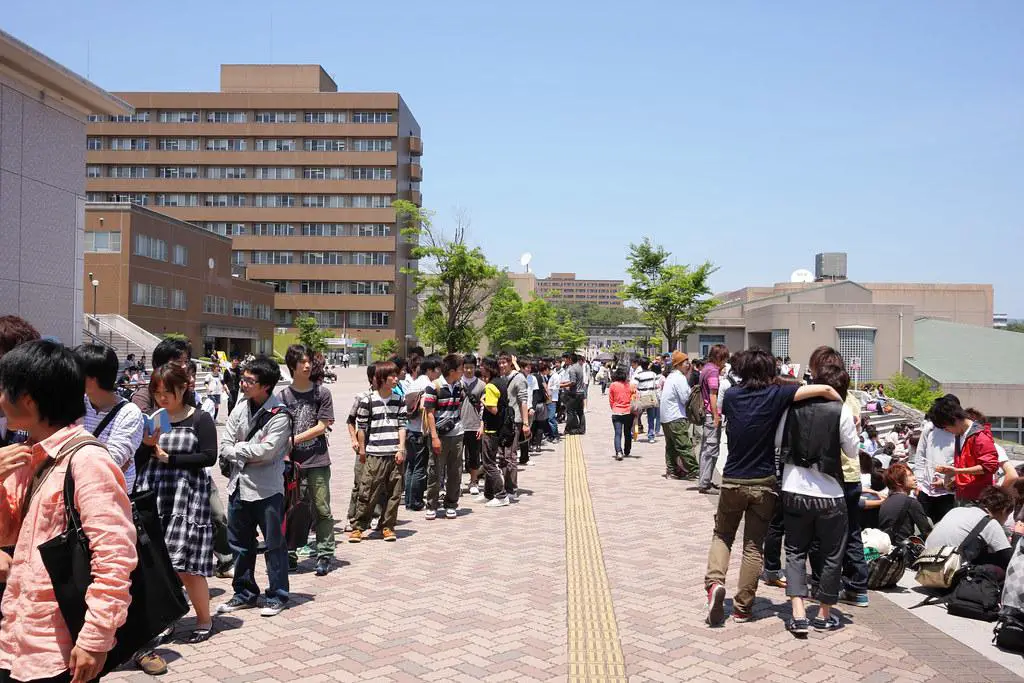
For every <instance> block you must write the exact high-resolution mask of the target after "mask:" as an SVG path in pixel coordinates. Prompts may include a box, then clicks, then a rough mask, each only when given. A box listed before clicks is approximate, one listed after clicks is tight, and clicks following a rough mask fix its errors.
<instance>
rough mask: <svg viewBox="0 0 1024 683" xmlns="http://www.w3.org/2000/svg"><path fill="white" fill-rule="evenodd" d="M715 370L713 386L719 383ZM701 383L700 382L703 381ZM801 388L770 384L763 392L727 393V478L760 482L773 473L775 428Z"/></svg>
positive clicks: (735, 389) (737, 390)
mask: <svg viewBox="0 0 1024 683" xmlns="http://www.w3.org/2000/svg"><path fill="white" fill-rule="evenodd" d="M717 373H718V368H715V378H716V379H715V386H716V387H717V385H718V381H717V376H718V374H717ZM702 384H703V382H702ZM799 388H800V387H799V386H797V385H795V384H785V385H777V384H773V385H770V386H767V387H764V388H763V389H748V388H747V387H744V386H742V385H740V386H738V387H732V388H731V389H729V391H728V392H727V396H726V402H725V405H724V407H725V419H726V434H727V436H728V438H729V458H728V459H727V460H726V461H725V470H724V471H723V472H722V476H723V477H724V478H726V479H763V478H765V477H771V476H774V474H775V429H776V427H777V426H778V424H779V419H780V418H781V417H782V414H783V413H784V412H785V411H786V408H788V407H789V406H790V405H791V404H792V403H793V397H794V396H795V395H796V392H797V390H798V389H799Z"/></svg>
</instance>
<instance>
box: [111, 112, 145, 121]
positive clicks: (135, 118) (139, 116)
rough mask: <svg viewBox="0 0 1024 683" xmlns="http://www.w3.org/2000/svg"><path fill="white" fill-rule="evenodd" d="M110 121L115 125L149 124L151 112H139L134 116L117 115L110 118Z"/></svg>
mask: <svg viewBox="0 0 1024 683" xmlns="http://www.w3.org/2000/svg"><path fill="white" fill-rule="evenodd" d="M110 120H111V121H113V122H115V123H148V122H149V112H148V111H137V112H135V113H134V114H115V115H114V116H111V117H110Z"/></svg>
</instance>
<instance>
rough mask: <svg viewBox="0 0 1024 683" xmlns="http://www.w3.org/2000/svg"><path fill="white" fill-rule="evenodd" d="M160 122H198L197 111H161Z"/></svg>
mask: <svg viewBox="0 0 1024 683" xmlns="http://www.w3.org/2000/svg"><path fill="white" fill-rule="evenodd" d="M159 120H160V123H199V112H197V111H162V112H160V117H159Z"/></svg>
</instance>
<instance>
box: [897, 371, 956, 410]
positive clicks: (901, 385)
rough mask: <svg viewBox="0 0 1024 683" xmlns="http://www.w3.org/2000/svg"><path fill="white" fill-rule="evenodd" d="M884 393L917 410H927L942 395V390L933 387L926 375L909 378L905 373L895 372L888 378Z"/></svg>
mask: <svg viewBox="0 0 1024 683" xmlns="http://www.w3.org/2000/svg"><path fill="white" fill-rule="evenodd" d="M886 394H888V395H889V397H890V398H894V399H896V400H897V401H901V402H903V403H906V404H907V405H909V406H913V407H914V408H917V409H918V410H924V411H927V410H929V409H930V408H931V407H932V403H934V402H935V399H937V398H939V397H941V396H942V390H941V389H935V388H933V387H932V383H931V381H929V379H928V378H927V377H918V378H917V379H910V378H909V377H907V376H906V375H904V374H902V373H899V372H897V373H896V374H895V375H893V376H892V377H890V378H889V382H888V383H887V387H886Z"/></svg>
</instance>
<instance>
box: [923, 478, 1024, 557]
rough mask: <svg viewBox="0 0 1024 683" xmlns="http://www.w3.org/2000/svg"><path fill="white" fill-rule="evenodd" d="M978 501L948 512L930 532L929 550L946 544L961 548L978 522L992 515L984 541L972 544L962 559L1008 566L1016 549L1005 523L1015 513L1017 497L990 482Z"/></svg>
mask: <svg viewBox="0 0 1024 683" xmlns="http://www.w3.org/2000/svg"><path fill="white" fill-rule="evenodd" d="M976 501H977V505H976V506H970V507H958V508H955V509H953V510H950V511H949V512H947V513H946V516H945V517H943V518H942V521H940V522H939V523H938V524H936V525H935V527H934V528H933V529H932V532H931V533H930V534H929V535H928V539H927V540H926V541H925V552H927V551H929V550H934V549H937V548H941V547H942V546H952V547H954V548H957V547H959V546H960V544H961V543H963V542H964V540H965V539H966V538H967V536H968V534H970V533H971V530H972V529H974V527H975V526H977V524H978V522H980V521H981V520H982V519H984V518H985V516H988V517H991V518H992V519H991V521H990V522H989V523H988V524H987V525H986V526H985V527H984V528H983V529H982V530H981V534H980V541H979V542H978V543H974V544H968V546H969V547H967V548H965V549H964V552H963V553H962V559H963V560H964V561H966V562H970V563H971V564H974V565H983V564H991V565H995V566H997V567H999V568H1001V569H1006V565H1007V564H1009V562H1010V557H1011V556H1012V554H1013V550H1012V549H1011V547H1010V541H1009V540H1008V539H1007V538H1006V532H1005V531H1003V524H1005V523H1006V519H1007V518H1008V517H1009V516H1010V515H1011V514H1012V513H1013V497H1012V496H1011V495H1010V494H1009V493H1007V492H1006V491H1003V490H1002V489H1001V488H999V487H998V486H992V485H989V486H986V487H985V488H984V489H982V490H981V492H980V493H979V494H978V497H977V498H976Z"/></svg>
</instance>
